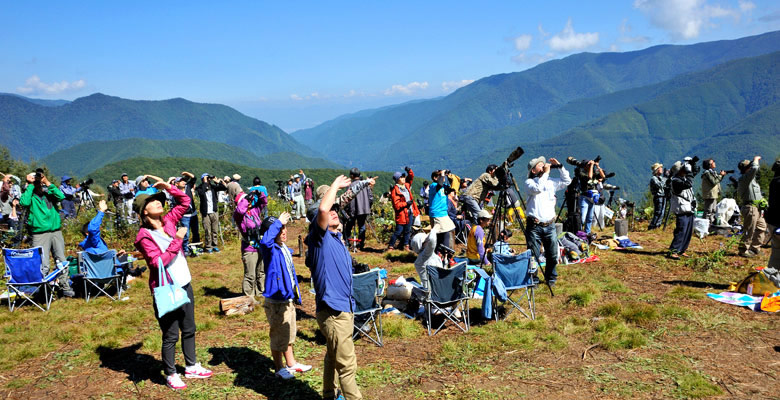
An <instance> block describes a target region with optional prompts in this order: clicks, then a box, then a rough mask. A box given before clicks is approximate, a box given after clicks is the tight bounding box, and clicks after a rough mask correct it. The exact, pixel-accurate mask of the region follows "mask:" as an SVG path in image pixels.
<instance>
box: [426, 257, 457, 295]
mask: <svg viewBox="0 0 780 400" xmlns="http://www.w3.org/2000/svg"><path fill="white" fill-rule="evenodd" d="M426 268H427V269H428V282H429V284H430V287H431V297H430V299H431V301H434V302H436V303H448V302H451V301H456V300H460V299H462V298H464V297H466V292H465V290H464V288H463V285H464V284H465V282H466V262H465V261H462V262H460V263H458V264H457V265H455V266H454V267H452V268H441V267H436V266H433V265H429V266H427V267H426Z"/></svg>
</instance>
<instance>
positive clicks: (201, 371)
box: [184, 363, 213, 379]
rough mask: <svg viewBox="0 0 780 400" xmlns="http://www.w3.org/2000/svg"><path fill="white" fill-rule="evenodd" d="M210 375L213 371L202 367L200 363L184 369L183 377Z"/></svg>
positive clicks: (202, 377) (205, 376)
mask: <svg viewBox="0 0 780 400" xmlns="http://www.w3.org/2000/svg"><path fill="white" fill-rule="evenodd" d="M211 375H213V372H211V371H210V370H208V369H206V368H203V366H201V365H200V363H197V364H195V365H191V366H189V367H187V368H185V369H184V377H185V378H194V379H205V378H208V377H211Z"/></svg>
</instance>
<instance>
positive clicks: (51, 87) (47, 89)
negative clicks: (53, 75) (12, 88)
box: [16, 75, 87, 95]
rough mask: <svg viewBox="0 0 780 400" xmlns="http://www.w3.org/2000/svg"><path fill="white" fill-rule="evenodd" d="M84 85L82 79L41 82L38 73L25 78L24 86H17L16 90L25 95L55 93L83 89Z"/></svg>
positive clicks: (85, 84) (84, 82)
mask: <svg viewBox="0 0 780 400" xmlns="http://www.w3.org/2000/svg"><path fill="white" fill-rule="evenodd" d="M85 86H87V82H86V81H85V80H83V79H79V80H77V81H73V82H68V81H62V82H54V83H46V82H42V81H41V78H39V77H38V75H33V76H31V77H29V78H27V80H26V81H25V82H24V86H19V87H17V88H16V91H17V92H19V93H21V94H26V95H40V94H44V95H55V94H62V93H66V92H73V91H77V90H80V89H83V88H84V87H85Z"/></svg>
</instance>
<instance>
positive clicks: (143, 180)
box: [135, 175, 162, 197]
mask: <svg viewBox="0 0 780 400" xmlns="http://www.w3.org/2000/svg"><path fill="white" fill-rule="evenodd" d="M149 178H152V179H154V180H155V182H159V181H162V178H160V177H156V176H154V175H139V176H138V177H136V178H135V186H136V187H137V190H136V192H135V197H138V195H141V194H155V193H157V189H156V188H155V187H154V186H151V185H149Z"/></svg>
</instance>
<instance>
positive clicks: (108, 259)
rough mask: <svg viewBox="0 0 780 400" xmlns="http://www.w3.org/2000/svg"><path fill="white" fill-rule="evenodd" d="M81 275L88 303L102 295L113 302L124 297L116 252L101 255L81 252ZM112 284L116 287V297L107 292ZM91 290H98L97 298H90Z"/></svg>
mask: <svg viewBox="0 0 780 400" xmlns="http://www.w3.org/2000/svg"><path fill="white" fill-rule="evenodd" d="M79 273H81V274H82V280H83V281H84V296H85V298H86V300H87V301H88V302H89V299H90V297H97V296H100V294H101V293H102V294H104V295H106V296H108V297H109V298H110V299H111V300H117V299H119V298H121V297H122V274H120V273H117V272H116V250H109V251H107V252H105V253H101V254H92V253H87V252H85V251H82V252H80V253H79ZM112 283H113V284H114V285H115V286H116V297H114V296H111V295H110V294H108V292H107V291H106V289H108V287H109V286H110V285H111V284H112ZM106 284H109V286H106ZM90 288H96V289H97V290H98V293H97V294H96V295H95V296H90V290H89V289H90Z"/></svg>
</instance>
